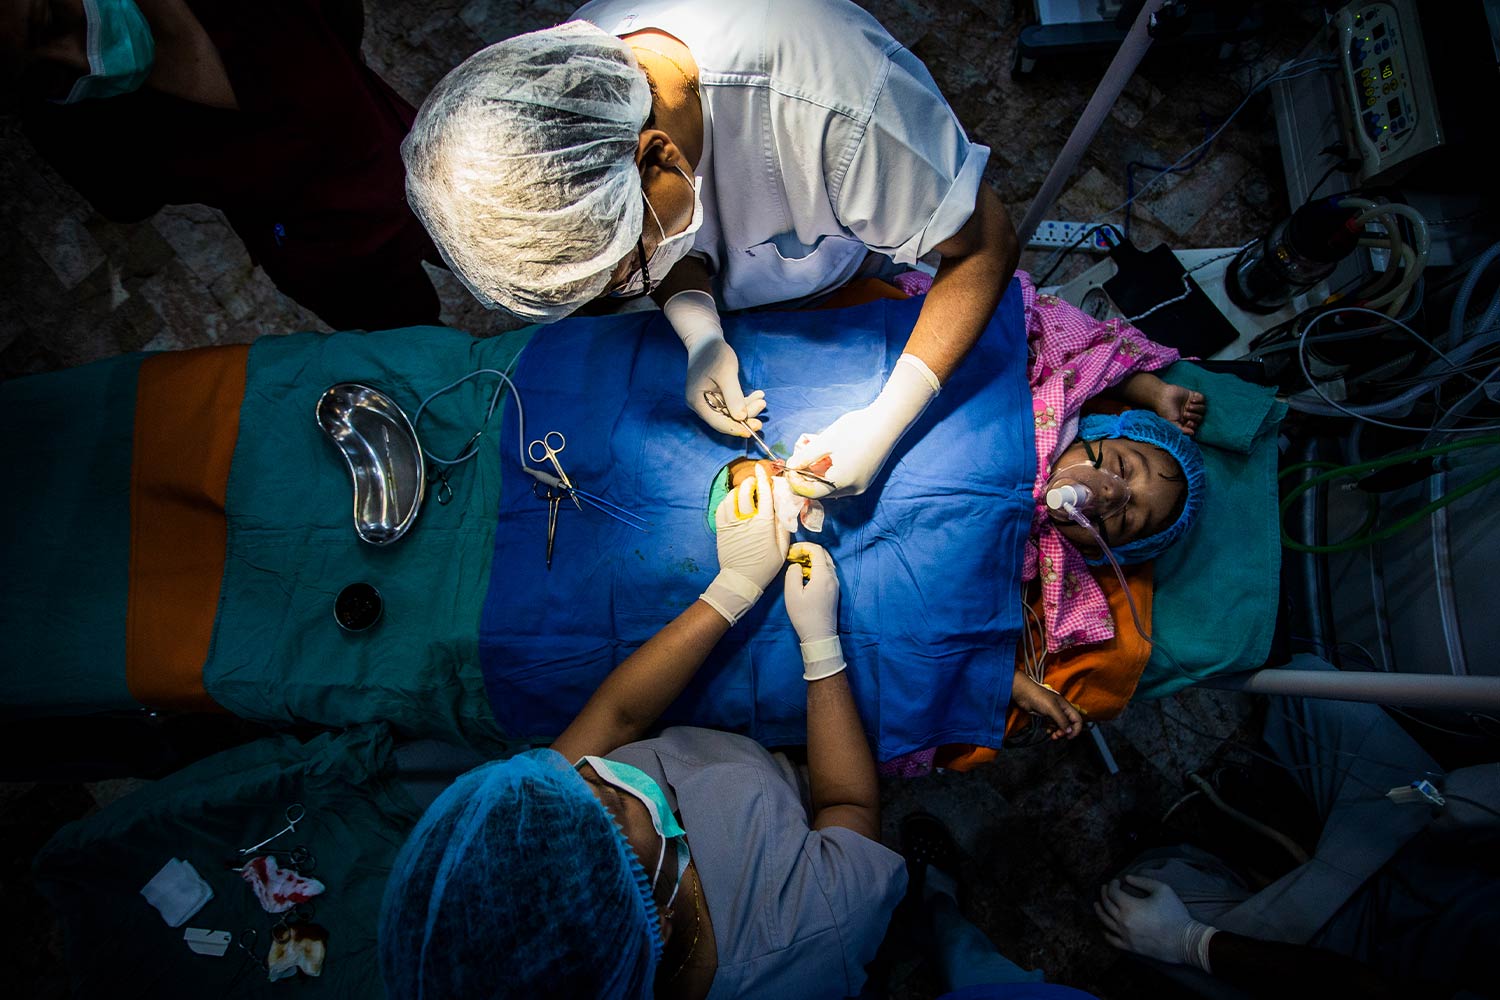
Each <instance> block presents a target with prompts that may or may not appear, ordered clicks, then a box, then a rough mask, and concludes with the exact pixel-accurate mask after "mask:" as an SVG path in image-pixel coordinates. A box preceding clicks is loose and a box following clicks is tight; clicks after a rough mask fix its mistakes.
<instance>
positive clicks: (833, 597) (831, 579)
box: [782, 542, 845, 681]
mask: <svg viewBox="0 0 1500 1000" xmlns="http://www.w3.org/2000/svg"><path fill="white" fill-rule="evenodd" d="M786 557H787V559H788V560H789V561H790V562H791V563H792V565H790V566H788V567H787V569H786V574H785V575H784V576H783V577H782V584H783V587H784V590H785V597H786V614H787V617H788V618H790V619H791V620H792V628H794V629H796V630H797V640H798V642H799V643H801V647H802V679H803V680H806V681H820V680H822V679H823V678H825V677H832V676H833V675H834V674H836V673H838V672H839V671H840V670H843V669H844V667H845V663H844V650H843V646H842V645H841V644H840V643H839V576H838V573H837V572H836V571H835V570H834V568H833V556H831V555H829V554H828V550H827V549H825V548H823V546H821V545H817V544H814V543H813V542H798V543H796V544H795V545H793V546H792V547H791V549H790V550H788V552H787V556H786Z"/></svg>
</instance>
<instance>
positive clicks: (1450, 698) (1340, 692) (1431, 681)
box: [1202, 660, 1500, 712]
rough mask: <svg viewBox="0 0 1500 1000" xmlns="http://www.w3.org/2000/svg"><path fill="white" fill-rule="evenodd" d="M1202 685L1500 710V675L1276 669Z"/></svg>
mask: <svg viewBox="0 0 1500 1000" xmlns="http://www.w3.org/2000/svg"><path fill="white" fill-rule="evenodd" d="M1293 662H1294V663H1295V662H1296V661H1295V660H1294V661H1293ZM1202 685H1203V686H1204V687H1212V688H1221V689H1223V690H1226V691H1244V692H1246V693H1247V694H1278V695H1286V696H1288V697H1292V698H1329V699H1332V700H1334V701H1368V702H1374V703H1375V704H1377V705H1404V706H1406V707H1408V708H1446V709H1452V710H1454V711H1459V712H1464V711H1471V712H1496V711H1500V677H1475V676H1473V675H1469V676H1467V677H1454V676H1452V675H1449V674H1367V673H1363V672H1360V673H1355V672H1352V671H1345V670H1327V669H1324V670H1298V669H1296V668H1294V667H1276V668H1272V669H1268V670H1256V671H1253V672H1251V673H1248V674H1230V675H1228V676H1222V677H1211V678H1209V679H1208V680H1205V681H1203V682H1202Z"/></svg>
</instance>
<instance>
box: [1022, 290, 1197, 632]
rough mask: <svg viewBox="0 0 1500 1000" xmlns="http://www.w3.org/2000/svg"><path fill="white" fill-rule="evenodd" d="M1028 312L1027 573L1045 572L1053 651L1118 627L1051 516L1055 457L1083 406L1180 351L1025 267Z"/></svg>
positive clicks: (1068, 440) (1173, 358)
mask: <svg viewBox="0 0 1500 1000" xmlns="http://www.w3.org/2000/svg"><path fill="white" fill-rule="evenodd" d="M1016 277H1017V278H1019V279H1020V280H1021V306H1022V309H1023V310H1024V311H1025V315H1026V351H1027V368H1026V380H1027V381H1028V382H1029V383H1030V384H1031V403H1032V410H1033V412H1034V414H1035V417H1036V485H1035V486H1034V487H1033V488H1032V492H1031V495H1032V499H1033V500H1034V501H1035V502H1036V512H1035V513H1034V514H1033V515H1032V519H1031V539H1030V540H1029V541H1028V542H1027V544H1026V562H1025V565H1024V567H1023V569H1022V577H1023V579H1026V580H1031V579H1034V578H1035V577H1037V576H1038V575H1040V576H1041V578H1042V609H1043V616H1044V618H1045V619H1046V624H1047V651H1048V652H1054V653H1055V652H1057V651H1058V650H1060V649H1067V648H1068V647H1069V646H1074V645H1078V644H1080V643H1089V642H1103V641H1105V640H1106V639H1111V638H1113V637H1114V634H1115V627H1114V623H1113V621H1111V619H1110V614H1109V602H1108V601H1107V600H1106V599H1105V597H1104V591H1102V590H1100V589H1099V584H1098V583H1096V582H1095V581H1094V578H1093V576H1092V575H1090V573H1089V571H1088V565H1087V564H1086V563H1085V562H1084V561H1083V556H1082V555H1081V554H1080V553H1079V551H1078V550H1077V549H1076V548H1074V547H1073V544H1072V543H1071V542H1069V541H1068V540H1067V539H1066V538H1064V537H1063V536H1062V534H1061V533H1060V532H1059V531H1058V530H1057V527H1056V525H1055V524H1053V522H1052V519H1051V518H1050V517H1048V516H1047V508H1046V504H1045V503H1044V502H1043V499H1042V497H1043V494H1044V492H1045V487H1046V485H1047V480H1048V479H1049V478H1051V475H1052V463H1053V462H1055V461H1056V460H1057V458H1058V456H1060V455H1061V454H1062V453H1063V451H1064V450H1065V449H1066V448H1067V447H1068V445H1070V444H1072V443H1073V440H1074V438H1076V437H1077V436H1078V420H1079V411H1080V410H1082V409H1083V404H1084V403H1085V402H1087V401H1088V400H1089V399H1091V398H1093V397H1094V396H1097V395H1098V394H1099V393H1101V392H1103V391H1104V390H1106V389H1108V388H1110V387H1111V386H1115V385H1119V384H1120V383H1121V382H1122V381H1124V380H1125V379H1126V378H1127V377H1128V376H1130V375H1134V374H1136V373H1137V372H1150V371H1156V370H1157V369H1159V368H1164V367H1166V366H1167V365H1169V364H1171V363H1172V362H1174V361H1176V360H1177V359H1178V354H1177V351H1175V350H1174V349H1172V348H1170V347H1163V346H1162V345H1160V344H1157V343H1154V342H1153V341H1151V340H1149V339H1148V338H1147V337H1146V335H1145V334H1144V333H1142V332H1141V331H1139V330H1137V329H1136V328H1135V327H1133V326H1130V325H1129V324H1128V323H1126V322H1125V321H1124V320H1119V319H1113V320H1110V321H1108V322H1101V321H1099V320H1096V319H1094V318H1093V317H1091V316H1089V315H1088V314H1087V313H1085V312H1083V310H1081V309H1079V308H1077V307H1076V306H1072V305H1069V304H1068V303H1066V302H1064V301H1063V300H1062V299H1059V298H1058V297H1057V296H1055V295H1038V294H1037V291H1036V286H1035V285H1033V284H1032V283H1031V276H1030V275H1028V274H1026V273H1025V272H1023V271H1017V272H1016Z"/></svg>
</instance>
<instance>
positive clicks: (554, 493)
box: [531, 482, 582, 570]
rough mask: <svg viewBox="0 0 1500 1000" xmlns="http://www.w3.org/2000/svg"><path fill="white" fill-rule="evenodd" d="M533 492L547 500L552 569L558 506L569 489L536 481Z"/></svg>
mask: <svg viewBox="0 0 1500 1000" xmlns="http://www.w3.org/2000/svg"><path fill="white" fill-rule="evenodd" d="M531 492H532V493H533V494H534V495H535V496H536V498H537V499H538V500H545V501H546V502H547V568H548V569H549V570H550V569H551V568H552V546H553V545H554V544H555V543H556V542H557V508H558V506H559V505H560V504H561V503H562V498H563V494H564V493H567V492H569V491H568V490H566V489H563V488H562V487H557V486H550V485H549V486H545V487H544V486H543V485H542V483H540V482H535V483H532V484H531ZM575 502H576V501H575ZM579 509H580V510H581V509H582V508H579Z"/></svg>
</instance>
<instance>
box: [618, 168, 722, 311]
mask: <svg viewBox="0 0 1500 1000" xmlns="http://www.w3.org/2000/svg"><path fill="white" fill-rule="evenodd" d="M675 169H676V170H677V172H678V173H679V174H681V175H682V179H683V180H685V181H687V182H688V184H689V185H691V186H692V188H693V217H692V218H691V219H690V220H688V224H687V228H686V229H684V230H683V231H682V232H680V233H677V234H676V235H674V236H668V237H666V238H665V239H663V240H662V241H661V242H660V243H658V244H657V245H656V249H655V250H652V251H651V256H650V257H648V258H646V274H642V273H641V272H640V271H633V272H632V273H631V275H630V277H628V278H626V279H625V283H624V284H623V285H621V286H620V287H619V288H616V289H615V290H614V291H613V292H611V293H610V294H612V295H618V296H630V295H640V294H641V289H642V287H643V286H644V287H645V289H646V291H648V292H651V291H655V290H656V288H657V286H659V285H660V284H661V283H662V282H663V281H665V280H666V279H667V275H668V274H669V273H671V270H672V268H674V267H676V266H677V262H678V261H680V260H682V258H684V257H686V256H687V255H688V252H689V251H691V250H692V249H693V239H694V238H695V237H696V236H697V235H698V230H699V229H701V228H703V179H702V178H701V177H692V176H689V174H688V172H687V171H686V170H683V169H682V168H681V167H676V168H675ZM644 200H645V202H646V210H647V211H648V212H650V213H651V218H652V219H654V220H655V221H656V231H657V232H659V233H665V232H666V231H667V227H666V226H663V225H662V224H661V219H660V218H659V217H658V216H657V214H656V209H654V208H652V207H651V199H650V198H646V199H644ZM646 275H650V277H651V282H650V285H649V286H648V285H646Z"/></svg>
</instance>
